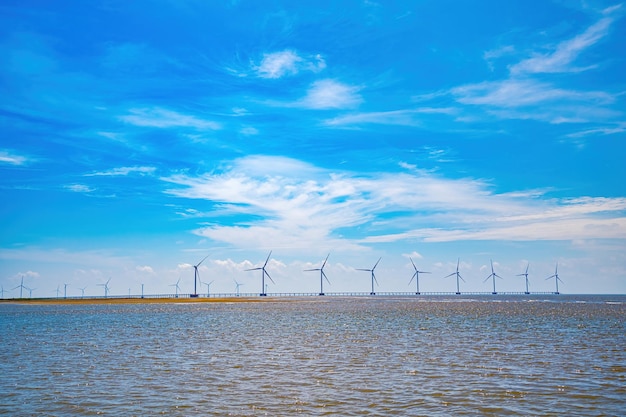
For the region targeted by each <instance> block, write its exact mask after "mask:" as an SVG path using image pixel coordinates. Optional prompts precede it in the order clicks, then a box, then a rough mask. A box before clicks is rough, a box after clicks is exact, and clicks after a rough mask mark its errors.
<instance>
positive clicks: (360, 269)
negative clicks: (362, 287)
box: [357, 258, 383, 295]
mask: <svg viewBox="0 0 626 417" xmlns="http://www.w3.org/2000/svg"><path fill="white" fill-rule="evenodd" d="M381 259H383V258H378V261H376V263H375V264H374V266H373V267H372V269H364V268H357V271H367V272H371V273H372V291H371V292H370V295H376V293H375V292H374V282H376V285H380V284H379V283H378V280H377V279H376V275H374V270H375V269H376V267H377V266H378V262H380V260H381Z"/></svg>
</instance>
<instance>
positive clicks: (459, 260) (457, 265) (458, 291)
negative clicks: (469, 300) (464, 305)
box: [444, 258, 465, 295]
mask: <svg viewBox="0 0 626 417" xmlns="http://www.w3.org/2000/svg"><path fill="white" fill-rule="evenodd" d="M459 262H461V258H458V259H457V261H456V272H453V273H451V274H450V275H446V276H445V277H444V278H448V277H451V276H453V275H456V294H457V295H460V294H461V290H459V279H460V280H461V281H463V282H465V280H464V279H463V277H462V276H461V274H459Z"/></svg>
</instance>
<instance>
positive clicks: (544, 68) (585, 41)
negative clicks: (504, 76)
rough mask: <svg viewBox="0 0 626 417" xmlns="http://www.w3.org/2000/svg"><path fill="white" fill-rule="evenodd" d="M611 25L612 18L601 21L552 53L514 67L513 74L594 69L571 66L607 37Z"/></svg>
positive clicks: (537, 56)
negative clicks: (579, 56) (580, 56)
mask: <svg viewBox="0 0 626 417" xmlns="http://www.w3.org/2000/svg"><path fill="white" fill-rule="evenodd" d="M611 23H613V19H611V18H608V17H606V18H603V19H600V20H599V21H598V22H596V23H595V24H593V25H592V26H590V27H589V28H588V29H587V30H586V31H585V32H583V33H581V34H580V35H578V36H575V37H574V38H572V39H568V40H566V41H563V42H561V43H559V44H558V45H557V47H556V48H555V50H554V51H553V52H552V53H548V54H537V55H535V56H533V57H532V58H528V59H525V60H523V61H521V62H519V63H517V64H515V65H513V66H512V67H511V68H510V70H511V74H533V73H554V72H579V71H584V70H587V69H589V68H592V67H593V66H591V67H583V68H581V67H574V66H572V65H571V64H572V62H573V61H574V60H575V59H576V58H577V57H578V55H579V54H580V53H581V52H583V51H584V50H585V49H587V48H588V47H590V46H592V45H594V44H595V43H597V42H598V41H599V40H600V39H602V38H603V37H605V36H606V34H607V33H608V29H609V27H610V26H611Z"/></svg>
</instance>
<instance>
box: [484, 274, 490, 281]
mask: <svg viewBox="0 0 626 417" xmlns="http://www.w3.org/2000/svg"><path fill="white" fill-rule="evenodd" d="M489 278H491V275H489V276H488V277H487V278H485V279H484V281H483V282H487V280H488V279H489Z"/></svg>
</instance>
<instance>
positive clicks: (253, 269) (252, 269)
mask: <svg viewBox="0 0 626 417" xmlns="http://www.w3.org/2000/svg"><path fill="white" fill-rule="evenodd" d="M259 269H263V268H250V269H244V271H258V270H259Z"/></svg>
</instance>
